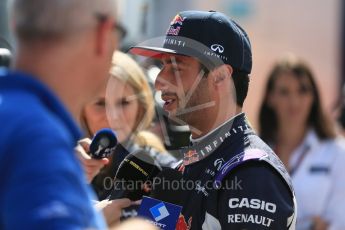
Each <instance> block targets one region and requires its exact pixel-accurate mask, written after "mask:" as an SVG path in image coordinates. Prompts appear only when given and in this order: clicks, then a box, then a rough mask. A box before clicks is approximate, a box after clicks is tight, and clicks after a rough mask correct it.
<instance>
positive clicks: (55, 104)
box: [0, 69, 81, 142]
mask: <svg viewBox="0 0 345 230" xmlns="http://www.w3.org/2000/svg"><path fill="white" fill-rule="evenodd" d="M0 80H1V84H0V89H1V88H2V89H5V90H6V89H10V88H14V89H23V90H26V91H30V92H31V93H33V94H36V95H37V97H38V98H39V99H40V101H41V102H42V103H43V104H44V105H45V107H46V108H47V109H48V110H50V111H51V112H52V113H54V114H55V115H56V116H57V117H58V118H59V119H60V120H61V121H62V122H63V124H64V125H65V127H66V128H67V129H68V131H69V132H70V133H71V135H72V137H73V139H74V140H73V141H75V142H76V141H78V140H79V139H80V137H81V131H80V128H79V127H78V125H77V124H76V123H75V121H74V119H73V118H72V116H71V114H70V113H69V111H68V110H67V109H66V108H65V106H64V105H63V104H62V103H61V102H60V100H59V99H58V97H57V96H55V95H54V93H53V92H52V91H51V90H50V89H49V88H48V87H47V86H45V85H44V84H42V83H41V82H39V81H38V80H36V79H35V78H34V77H33V76H31V75H30V74H27V73H23V72H19V71H9V70H6V69H0Z"/></svg>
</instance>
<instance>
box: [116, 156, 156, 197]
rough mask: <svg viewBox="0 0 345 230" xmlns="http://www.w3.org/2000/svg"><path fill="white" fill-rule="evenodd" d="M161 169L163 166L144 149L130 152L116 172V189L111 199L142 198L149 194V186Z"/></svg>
mask: <svg viewBox="0 0 345 230" xmlns="http://www.w3.org/2000/svg"><path fill="white" fill-rule="evenodd" d="M160 171H162V168H161V166H160V165H159V164H158V162H157V161H156V160H155V159H153V158H152V157H151V156H150V155H149V153H148V152H147V151H145V150H144V149H140V150H136V151H134V152H133V153H130V154H128V155H127V156H126V157H125V159H124V160H123V161H122V162H121V164H120V166H119V168H118V170H117V172H116V176H115V181H114V190H113V191H112V192H111V194H110V197H109V199H110V200H114V199H119V198H129V199H130V200H134V201H135V200H140V199H141V198H142V196H143V195H148V194H149V191H148V189H147V187H148V186H149V185H150V184H151V183H152V179H153V177H154V176H156V175H157V174H158V173H159V172H160Z"/></svg>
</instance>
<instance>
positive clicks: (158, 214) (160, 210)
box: [150, 202, 170, 221]
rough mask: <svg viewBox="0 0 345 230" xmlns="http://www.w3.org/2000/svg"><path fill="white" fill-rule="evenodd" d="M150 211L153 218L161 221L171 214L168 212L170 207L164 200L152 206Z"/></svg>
mask: <svg viewBox="0 0 345 230" xmlns="http://www.w3.org/2000/svg"><path fill="white" fill-rule="evenodd" d="M150 212H151V214H152V216H153V218H154V219H155V221H160V220H162V219H164V218H165V217H167V216H169V215H170V214H169V212H168V209H167V208H166V207H165V205H164V204H163V202H161V203H159V204H157V205H155V206H153V207H152V208H150Z"/></svg>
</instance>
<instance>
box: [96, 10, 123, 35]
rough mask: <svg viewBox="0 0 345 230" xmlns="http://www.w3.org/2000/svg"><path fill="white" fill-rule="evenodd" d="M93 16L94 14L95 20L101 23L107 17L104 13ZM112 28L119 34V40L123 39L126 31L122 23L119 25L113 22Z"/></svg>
mask: <svg viewBox="0 0 345 230" xmlns="http://www.w3.org/2000/svg"><path fill="white" fill-rule="evenodd" d="M95 16H96V18H97V20H98V21H99V22H101V23H102V22H105V21H106V20H107V19H108V18H109V16H108V15H104V14H95ZM113 29H114V31H115V32H116V33H117V34H118V35H119V38H120V39H121V40H122V39H124V38H125V37H126V35H127V31H126V29H125V28H124V27H123V26H122V25H120V24H118V23H116V22H114V24H113Z"/></svg>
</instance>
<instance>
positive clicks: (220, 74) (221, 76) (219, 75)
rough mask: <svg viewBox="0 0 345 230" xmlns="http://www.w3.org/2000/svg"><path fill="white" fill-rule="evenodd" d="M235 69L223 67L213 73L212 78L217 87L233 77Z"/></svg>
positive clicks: (228, 66) (227, 66)
mask: <svg viewBox="0 0 345 230" xmlns="http://www.w3.org/2000/svg"><path fill="white" fill-rule="evenodd" d="M232 73H233V69H232V67H231V66H230V65H221V66H219V67H217V68H215V69H214V70H213V71H212V74H211V78H212V81H213V84H214V85H215V86H217V85H219V84H222V83H223V81H224V80H225V79H226V78H228V77H231V75H232Z"/></svg>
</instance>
